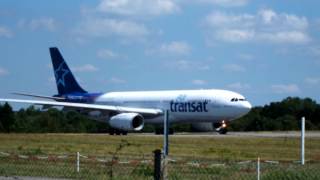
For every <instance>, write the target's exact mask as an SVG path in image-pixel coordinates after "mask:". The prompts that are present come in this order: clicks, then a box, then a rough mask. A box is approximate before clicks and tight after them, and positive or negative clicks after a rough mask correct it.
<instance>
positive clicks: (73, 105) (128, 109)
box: [0, 99, 163, 115]
mask: <svg viewBox="0 0 320 180" xmlns="http://www.w3.org/2000/svg"><path fill="white" fill-rule="evenodd" d="M0 102H16V103H26V104H35V105H48V106H64V107H71V108H84V109H92V110H102V111H114V112H119V113H124V112H135V113H139V114H146V115H160V114H162V113H163V112H162V110H161V109H152V108H133V107H124V106H112V105H99V104H85V103H70V102H55V101H37V100H22V99H0Z"/></svg>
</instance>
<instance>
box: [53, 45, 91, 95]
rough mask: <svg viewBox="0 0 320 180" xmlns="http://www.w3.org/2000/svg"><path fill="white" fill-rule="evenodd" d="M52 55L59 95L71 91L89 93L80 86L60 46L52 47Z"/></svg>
mask: <svg viewBox="0 0 320 180" xmlns="http://www.w3.org/2000/svg"><path fill="white" fill-rule="evenodd" d="M50 55H51V60H52V65H53V70H54V75H55V78H56V84H57V88H58V93H59V95H63V94H70V93H87V92H86V91H85V90H83V89H82V88H81V87H80V85H79V84H78V82H77V81H76V79H75V78H74V76H73V74H72V72H71V71H70V69H69V67H68V65H67V63H66V62H65V61H64V59H63V57H62V55H61V54H60V52H59V50H58V48H56V47H52V48H50Z"/></svg>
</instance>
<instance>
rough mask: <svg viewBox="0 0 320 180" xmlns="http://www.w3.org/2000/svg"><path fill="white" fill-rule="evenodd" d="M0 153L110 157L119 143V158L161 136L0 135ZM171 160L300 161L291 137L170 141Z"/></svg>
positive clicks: (315, 142)
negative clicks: (123, 144)
mask: <svg viewBox="0 0 320 180" xmlns="http://www.w3.org/2000/svg"><path fill="white" fill-rule="evenodd" d="M0 142H1V143H0V151H2V152H7V153H14V154H24V155H33V154H35V155H41V154H70V153H76V152H80V153H82V154H86V155H95V156H103V155H108V154H112V153H114V152H115V151H116V148H118V147H119V145H120V144H121V143H124V142H125V144H126V145H125V146H124V147H123V148H122V149H121V151H119V153H120V154H130V155H141V154H152V151H153V150H155V149H159V148H160V149H161V148H162V144H163V139H162V136H154V135H152V136H148V135H145V136H141V135H129V136H109V135H104V134H0ZM170 155H171V156H172V157H175V156H176V157H186V158H210V159H218V160H253V159H256V158H257V157H260V158H261V159H266V160H277V161H291V160H292V161H294V160H299V157H300V139H299V138H293V137H281V138H280V137H273V138H265V137H228V136H225V137H223V138H222V137H219V136H218V135H212V136H205V137H203V136H201V137H197V136H194V137H190V136H187V137H184V136H173V137H170ZM306 160H315V161H319V160H320V138H306Z"/></svg>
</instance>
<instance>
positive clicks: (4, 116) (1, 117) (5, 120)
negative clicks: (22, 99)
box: [0, 103, 15, 133]
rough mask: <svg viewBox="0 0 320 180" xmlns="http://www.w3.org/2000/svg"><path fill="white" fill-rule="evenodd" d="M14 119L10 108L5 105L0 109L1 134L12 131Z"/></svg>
mask: <svg viewBox="0 0 320 180" xmlns="http://www.w3.org/2000/svg"><path fill="white" fill-rule="evenodd" d="M14 125H15V117H14V113H13V111H12V108H11V106H10V105H9V104H8V103H5V104H4V105H3V106H2V107H0V128H1V131H2V132H7V133H10V132H11V131H13V130H14Z"/></svg>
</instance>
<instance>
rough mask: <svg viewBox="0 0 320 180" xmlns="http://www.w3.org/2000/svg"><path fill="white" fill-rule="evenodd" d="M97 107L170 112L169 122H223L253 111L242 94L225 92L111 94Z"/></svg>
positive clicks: (160, 119) (151, 120)
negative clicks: (134, 108)
mask: <svg viewBox="0 0 320 180" xmlns="http://www.w3.org/2000/svg"><path fill="white" fill-rule="evenodd" d="M95 104H107V105H116V106H127V107H136V108H156V109H163V110H167V109H168V110H169V117H170V118H169V119H170V122H172V123H175V122H190V123H196V122H220V121H222V120H233V119H236V118H239V117H241V116H243V115H245V114H246V113H248V112H249V111H250V109H251V104H250V103H249V102H248V101H247V100H246V99H245V98H244V97H243V96H242V95H240V94H238V93H235V92H232V91H226V90H215V89H212V90H174V91H137V92H110V93H106V94H103V95H101V96H99V97H98V98H97V99H96V101H95ZM145 122H146V123H162V122H163V117H162V116H157V117H145Z"/></svg>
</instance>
